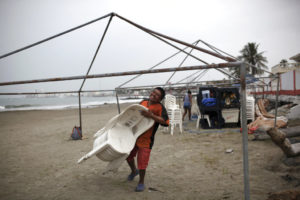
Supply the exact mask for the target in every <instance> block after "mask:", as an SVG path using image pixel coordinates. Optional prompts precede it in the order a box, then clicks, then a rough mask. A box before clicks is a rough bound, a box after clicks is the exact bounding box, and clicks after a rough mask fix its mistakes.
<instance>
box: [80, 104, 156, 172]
mask: <svg viewBox="0 0 300 200" xmlns="http://www.w3.org/2000/svg"><path fill="white" fill-rule="evenodd" d="M142 110H145V111H146V110H148V109H147V108H145V107H144V106H141V105H138V104H134V105H131V106H129V107H127V108H126V109H125V110H124V111H123V112H122V113H120V114H119V115H117V116H115V117H113V118H112V119H111V120H110V121H109V122H108V123H107V124H106V125H105V127H104V128H102V129H100V130H99V131H98V132H97V133H96V134H95V135H94V137H96V139H95V141H94V145H93V149H92V150H91V151H90V152H89V153H87V154H86V155H84V156H83V157H81V158H80V159H79V160H78V163H81V162H82V161H84V160H87V159H88V158H90V157H92V156H93V155H96V156H97V157H98V158H99V159H101V160H103V161H106V162H109V163H108V165H107V167H106V170H105V171H116V170H117V169H118V168H119V166H120V165H121V164H122V162H123V161H124V160H125V159H126V158H127V157H128V155H129V154H130V152H131V150H132V149H133V148H134V145H135V142H136V139H137V138H138V137H139V136H140V135H141V134H142V133H144V132H145V131H146V130H148V129H149V128H150V127H151V126H153V124H154V120H153V119H150V118H146V117H144V116H142V115H141V114H140V112H141V111H142Z"/></svg>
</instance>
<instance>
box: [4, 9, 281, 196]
mask: <svg viewBox="0 0 300 200" xmlns="http://www.w3.org/2000/svg"><path fill="white" fill-rule="evenodd" d="M108 17H109V20H108V23H107V25H106V28H105V30H104V33H103V34H102V36H101V39H100V42H99V44H98V47H97V49H96V51H95V53H94V56H93V59H92V61H91V62H90V64H89V68H88V70H87V72H86V74H85V75H82V76H69V77H56V78H47V79H36V80H25V81H12V82H1V83H0V86H7V85H18V84H32V83H44V82H54V81H68V80H83V81H82V84H81V86H80V88H79V90H78V91H61V92H35V93H33V92H27V93H0V95H24V94H25V95H27V94H57V93H78V100H79V119H80V127H81V130H82V121H81V93H84V92H95V90H87V91H83V90H82V88H83V86H84V84H85V81H86V79H92V78H104V77H117V76H128V75H136V76H135V77H133V78H131V79H130V80H128V81H126V82H125V83H123V84H121V85H119V86H118V87H117V88H115V90H97V91H115V92H116V98H117V104H118V111H119V112H120V107H119V100H118V94H117V91H118V90H121V89H126V87H123V86H124V85H126V84H127V83H129V82H130V81H132V80H134V79H135V78H137V77H138V76H140V75H143V74H153V73H165V72H173V74H172V75H171V76H170V77H169V79H168V80H167V81H166V83H165V85H164V87H179V86H180V85H183V84H184V83H181V82H182V81H183V80H186V79H188V78H190V77H191V76H193V75H195V74H196V73H199V72H200V73H199V74H198V75H197V76H195V77H194V78H193V79H192V81H190V82H189V83H188V84H190V85H193V84H197V83H199V81H198V79H199V77H200V76H201V75H203V73H205V72H206V71H205V70H208V69H216V70H218V71H220V72H222V73H224V74H225V75H227V76H229V77H231V78H233V79H234V81H235V82H236V83H240V88H241V102H242V103H241V110H242V112H241V115H242V123H241V124H242V135H243V137H242V138H243V139H242V143H243V171H244V198H245V199H246V200H249V199H250V186H249V164H248V133H247V120H246V86H247V85H246V66H247V65H248V66H250V67H255V66H252V65H249V64H246V63H243V62H239V61H238V60H237V59H236V58H235V57H233V56H231V55H230V54H228V53H226V52H224V51H222V50H220V49H218V48H216V47H214V46H212V45H210V44H208V43H206V42H204V41H202V40H197V41H196V42H194V43H192V44H190V43H187V42H184V41H181V40H178V39H175V38H172V37H170V36H167V35H164V34H161V33H158V32H155V31H153V30H150V29H148V28H146V27H143V26H141V25H138V24H136V23H134V22H132V21H130V20H128V19H126V18H124V17H122V16H120V15H118V14H116V13H113V12H112V13H109V14H107V15H104V16H102V17H99V18H97V19H94V20H92V21H89V22H87V23H84V24H81V25H79V26H77V27H74V28H71V29H69V30H66V31H64V32H61V33H59V34H56V35H53V36H51V37H48V38H46V39H43V40H41V41H38V42H36V43H33V44H30V45H28V46H25V47H22V48H20V49H17V50H14V51H12V52H9V53H6V54H3V55H1V56H0V59H3V58H5V57H8V56H11V55H13V54H16V53H19V52H21V51H24V50H26V49H29V48H32V47H34V46H37V45H39V44H42V43H44V42H47V41H49V40H52V39H54V38H57V37H59V36H62V35H65V34H67V33H70V32H72V31H75V30H77V29H80V28H82V27H85V26H87V25H90V24H92V23H95V22H97V21H99V20H102V19H105V18H108ZM113 17H118V18H119V19H121V20H123V21H125V22H127V23H129V24H131V25H133V26H134V27H136V28H138V29H140V30H142V31H144V32H146V33H148V34H150V35H151V36H153V37H155V38H157V39H159V40H161V41H162V42H164V43H166V44H168V45H170V46H172V47H174V48H175V49H177V50H179V51H178V52H177V53H175V54H174V55H172V56H170V57H169V58H167V59H165V60H164V61H162V62H160V63H158V64H157V65H155V66H153V67H151V68H150V69H148V70H139V71H125V72H115V73H105V74H93V75H90V74H89V72H90V70H91V68H92V66H93V64H94V61H95V59H96V57H97V54H98V52H99V50H100V48H101V45H102V42H103V40H104V38H105V36H106V33H107V30H108V28H109V26H110V24H111V21H112V19H113ZM167 40H169V41H172V42H174V43H176V44H180V45H183V46H185V48H183V49H180V48H179V47H177V46H175V45H174V44H172V43H170V42H168V41H167ZM199 42H202V43H203V44H205V45H206V46H207V47H209V48H210V49H211V50H212V51H211V50H207V49H204V48H201V47H198V46H197V44H198V43H199ZM187 48H191V50H190V51H189V52H186V51H185V50H186V49H187ZM193 50H198V51H200V52H202V53H206V54H208V55H211V56H214V57H216V58H219V59H222V60H224V61H226V63H218V64H209V63H207V62H206V61H204V60H201V59H200V58H198V57H196V56H194V55H192V51H193ZM178 53H184V54H186V57H185V58H184V60H183V61H182V62H181V63H180V64H179V66H178V67H173V68H164V69H162V68H160V69H154V68H155V67H157V66H159V65H160V64H161V63H163V62H165V61H166V60H168V59H170V58H172V57H173V56H175V55H177V54H178ZM223 54H225V56H224V55H223ZM188 57H192V58H194V59H196V60H198V61H200V62H202V63H203V64H204V65H196V66H182V65H183V63H184V62H185V60H186V59H187V58H188ZM232 67H239V68H240V77H239V78H237V77H233V76H232V75H231V74H230V73H229V72H227V71H226V69H225V68H232ZM190 70H199V71H197V72H196V73H193V74H191V75H189V76H188V77H185V78H184V79H182V80H180V81H178V82H177V83H175V84H171V85H170V84H168V85H167V83H168V82H169V81H170V80H171V78H172V77H173V76H174V74H175V73H176V72H179V71H190ZM200 70H204V71H200ZM263 71H265V70H263ZM265 72H267V71H265ZM268 73H269V72H268ZM276 78H278V77H276ZM277 82H279V81H277ZM147 87H148V88H149V87H150V88H151V87H153V86H139V87H131V88H132V89H145V88H147ZM128 88H130V87H128ZM277 95H278V87H277ZM277 100H278V97H277V98H276V108H275V109H276V110H275V115H276V116H277ZM275 119H276V117H275ZM275 123H276V122H275Z"/></svg>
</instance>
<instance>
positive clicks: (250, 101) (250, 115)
mask: <svg viewBox="0 0 300 200" xmlns="http://www.w3.org/2000/svg"><path fill="white" fill-rule="evenodd" d="M246 99H247V103H246V110H247V120H249V119H250V120H252V122H254V120H255V110H254V108H255V99H254V97H253V96H247V97H246Z"/></svg>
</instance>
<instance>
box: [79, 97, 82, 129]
mask: <svg viewBox="0 0 300 200" xmlns="http://www.w3.org/2000/svg"><path fill="white" fill-rule="evenodd" d="M78 99H79V124H80V130H81V134H82V123H81V94H80V92H78Z"/></svg>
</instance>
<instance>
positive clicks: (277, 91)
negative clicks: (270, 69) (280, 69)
mask: <svg viewBox="0 0 300 200" xmlns="http://www.w3.org/2000/svg"><path fill="white" fill-rule="evenodd" d="M279 81H280V76H279V74H277V88H276V101H275V120H274V128H276V122H277V108H278V95H279Z"/></svg>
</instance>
